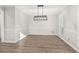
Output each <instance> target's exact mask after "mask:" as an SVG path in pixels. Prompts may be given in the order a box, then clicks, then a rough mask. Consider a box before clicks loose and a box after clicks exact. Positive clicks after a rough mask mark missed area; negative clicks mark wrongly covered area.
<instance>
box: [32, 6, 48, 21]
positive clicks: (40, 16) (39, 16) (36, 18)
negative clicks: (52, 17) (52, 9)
mask: <svg viewBox="0 0 79 59" xmlns="http://www.w3.org/2000/svg"><path fill="white" fill-rule="evenodd" d="M43 7H44V5H37V15H36V16H34V18H33V20H34V21H42V20H47V15H43ZM40 11H41V12H40Z"/></svg>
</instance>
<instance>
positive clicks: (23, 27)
mask: <svg viewBox="0 0 79 59" xmlns="http://www.w3.org/2000/svg"><path fill="white" fill-rule="evenodd" d="M28 21H29V16H28V15H27V14H25V13H23V12H22V11H21V10H19V9H17V8H16V10H15V33H16V37H17V39H20V38H21V39H22V38H24V37H25V36H27V35H28V23H29V22H28ZM21 34H23V35H24V36H23V37H20V35H21Z"/></svg>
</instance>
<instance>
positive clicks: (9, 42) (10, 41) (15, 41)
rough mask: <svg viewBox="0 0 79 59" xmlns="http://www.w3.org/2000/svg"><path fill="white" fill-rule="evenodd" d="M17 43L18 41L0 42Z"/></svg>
mask: <svg viewBox="0 0 79 59" xmlns="http://www.w3.org/2000/svg"><path fill="white" fill-rule="evenodd" d="M17 42H18V40H16V41H2V43H17Z"/></svg>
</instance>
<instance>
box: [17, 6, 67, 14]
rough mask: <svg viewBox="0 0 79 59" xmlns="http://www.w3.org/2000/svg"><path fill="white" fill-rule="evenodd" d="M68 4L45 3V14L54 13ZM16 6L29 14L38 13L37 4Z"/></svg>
mask: <svg viewBox="0 0 79 59" xmlns="http://www.w3.org/2000/svg"><path fill="white" fill-rule="evenodd" d="M65 7H66V5H64V6H63V5H44V8H43V9H44V10H43V11H44V14H46V15H51V14H52V15H54V14H57V13H59V12H60V11H62V10H63V9H64V8H65ZM16 8H18V9H20V10H21V11H22V12H24V13H26V14H29V15H36V14H37V6H36V5H18V6H16Z"/></svg>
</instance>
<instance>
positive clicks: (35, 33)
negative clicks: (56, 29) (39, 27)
mask: <svg viewBox="0 0 79 59" xmlns="http://www.w3.org/2000/svg"><path fill="white" fill-rule="evenodd" d="M28 35H56V34H55V33H29V34H28Z"/></svg>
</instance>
